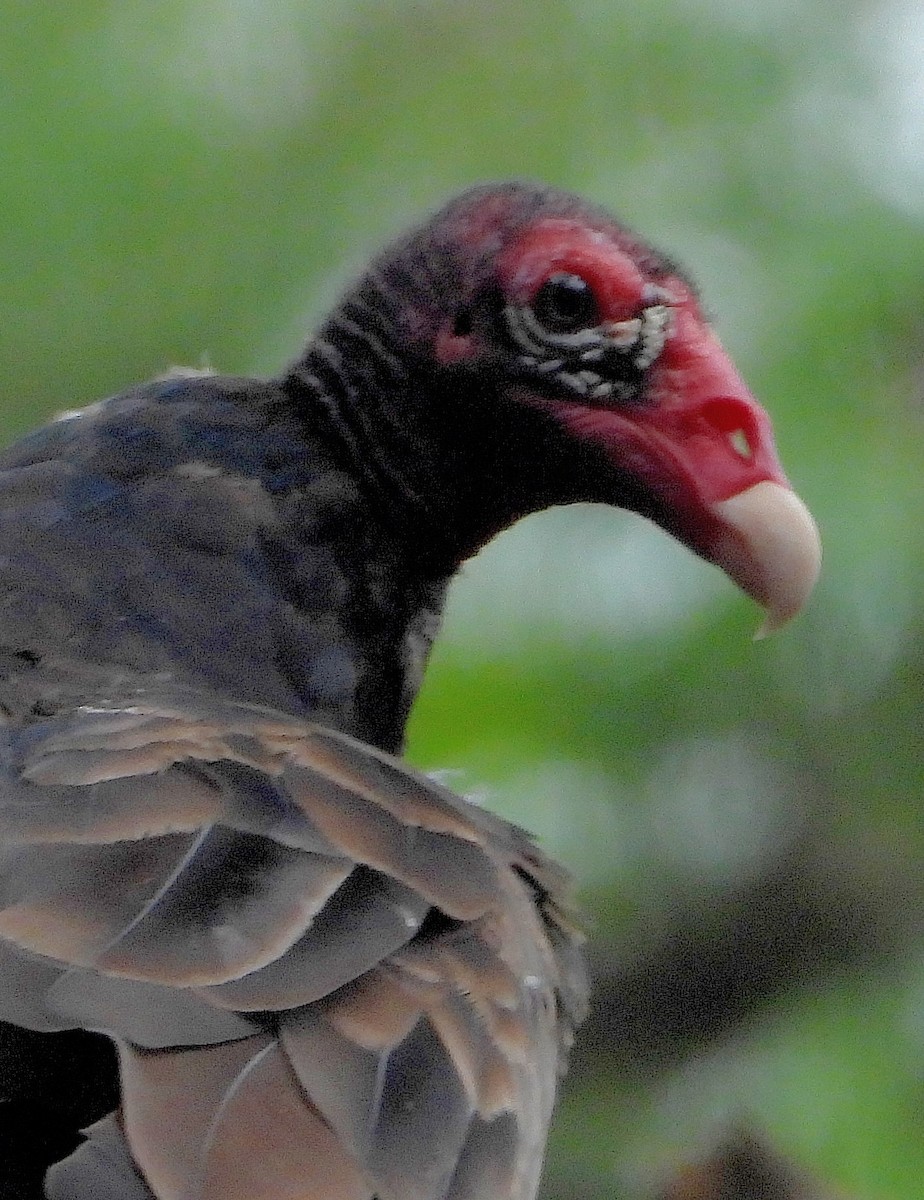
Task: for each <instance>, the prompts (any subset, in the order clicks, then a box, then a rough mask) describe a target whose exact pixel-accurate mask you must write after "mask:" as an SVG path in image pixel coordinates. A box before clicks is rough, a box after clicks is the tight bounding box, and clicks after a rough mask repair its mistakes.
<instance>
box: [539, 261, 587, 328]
mask: <svg viewBox="0 0 924 1200" xmlns="http://www.w3.org/2000/svg"><path fill="white" fill-rule="evenodd" d="M532 308H533V315H534V316H535V318H536V321H537V322H538V323H539V325H541V326H542V328H543V329H545V330H546V331H547V332H548V333H575V332H576V331H577V330H579V329H585V328H586V327H587V326H588V325H596V324H597V320H598V312H597V299H596V297H595V296H594V293H593V289H592V288H591V286H590V284H589V283H588V282H587V280H586V279H582V278H581V277H580V275H569V274H567V273H565V272H560V273H559V274H557V275H551V276H550V277H549V278H548V279H547V280H546V281H545V283H544V284H543V285H542V287H541V288H540V289H539V291H538V292H537V293H536V297H535V299H534V300H533V304H532Z"/></svg>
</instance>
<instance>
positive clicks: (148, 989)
mask: <svg viewBox="0 0 924 1200" xmlns="http://www.w3.org/2000/svg"><path fill="white" fill-rule="evenodd" d="M578 500H592V501H601V502H604V503H609V504H614V505H619V506H622V507H626V508H629V509H632V510H634V511H636V512H639V513H641V514H643V515H645V516H647V517H650V518H651V519H653V520H655V521H657V522H658V523H659V524H661V525H662V526H663V527H664V528H665V529H667V530H668V531H670V532H671V533H673V534H674V535H675V536H677V537H680V538H681V539H682V540H684V541H685V542H686V543H687V544H688V545H689V546H690V547H691V548H692V549H693V550H694V551H696V552H697V553H699V554H701V555H703V556H704V557H706V558H708V559H711V560H712V561H714V562H716V563H717V564H718V565H720V566H722V567H723V568H724V569H725V570H726V571H728V573H729V574H730V575H731V576H732V578H733V579H735V580H736V581H737V582H738V583H739V584H740V585H741V586H742V587H744V588H745V590H747V591H748V592H749V593H750V594H751V595H753V596H754V597H755V598H756V599H757V600H758V601H759V602H760V603H761V604H762V605H763V606H764V607H766V608H767V609H768V613H769V621H770V624H771V625H775V624H778V623H780V622H781V621H783V620H785V619H786V618H788V617H789V616H791V615H792V613H793V612H794V611H795V610H796V609H797V608H798V607H799V606H800V605H801V603H802V602H803V600H804V599H805V597H806V595H807V594H808V591H809V590H810V588H811V585H812V582H813V580H814V573H815V571H816V570H817V554H818V551H817V538H816V535H815V532H814V527H813V526H812V524H811V519H810V518H809V517H808V515H807V513H806V511H805V509H804V507H803V506H802V505H801V503H800V502H799V501H798V500H796V498H795V497H794V495H793V494H792V492H791V490H790V489H789V487H788V485H787V483H786V480H785V477H784V476H783V474H782V471H781V469H780V467H779V464H778V462H777V460H776V457H775V452H774V450H773V444H772V438H771V434H770V429H769V423H768V421H767V418H766V416H765V414H764V413H763V412H762V410H761V409H760V408H759V407H758V406H757V404H756V402H755V401H754V400H753V398H752V397H751V396H750V394H749V393H748V391H747V389H746V387H745V385H744V384H743V382H742V381H741V379H740V377H739V376H738V375H737V373H736V372H735V370H734V368H733V367H732V365H731V364H730V362H729V361H728V359H727V358H726V357H725V355H724V353H723V351H722V350H721V347H720V346H719V344H718V342H717V341H716V340H715V338H714V335H713V334H712V333H711V331H710V330H709V327H708V325H707V324H706V322H705V320H704V318H703V317H702V315H701V313H700V310H699V306H698V302H697V299H696V294H695V291H694V289H693V287H692V285H691V284H690V282H689V281H688V280H687V279H686V277H685V276H684V275H683V274H682V273H681V272H680V271H679V270H678V268H677V267H676V266H675V265H673V264H672V263H670V262H668V261H667V260H665V259H664V258H663V257H662V256H660V255H659V254H658V253H657V252H655V251H654V250H653V249H651V248H650V247H649V246H647V245H645V244H644V243H643V242H642V241H640V240H639V239H638V238H636V237H634V236H632V235H630V234H629V233H627V232H626V231H625V230H624V229H623V228H622V227H621V226H620V225H619V224H618V223H617V222H616V221H615V220H614V219H613V218H612V217H611V216H609V215H608V214H607V213H605V212H603V211H601V210H598V209H596V208H594V207H592V206H590V205H587V204H586V203H585V202H583V201H581V200H579V199H576V198H575V197H572V196H570V195H567V194H564V193H560V192H556V191H553V190H551V189H547V188H544V187H540V186H535V185H531V184H502V185H496V186H495V185H490V186H484V187H481V188H476V189H474V190H472V191H470V192H467V193H465V194H463V195H462V196H460V197H458V198H456V199H455V200H454V201H452V202H451V203H450V204H449V205H448V206H446V207H445V208H444V209H443V210H441V211H440V212H439V213H437V214H436V216H434V217H433V218H432V219H431V220H429V221H428V222H427V223H425V224H424V225H422V226H421V227H419V228H418V229H416V230H414V231H413V232H412V233H410V234H408V235H407V236H406V237H405V238H404V239H402V240H401V241H399V242H397V243H396V244H395V245H393V246H392V247H391V248H390V249H388V250H387V251H386V252H384V253H383V254H382V255H381V256H380V257H379V258H377V259H376V260H374V262H373V263H372V265H371V266H370V267H369V269H368V270H367V272H366V273H365V274H364V275H363V276H362V277H361V278H360V279H359V280H358V282H357V283H356V285H355V286H354V287H353V288H352V290H350V291H349V292H348V293H347V295H346V296H345V298H344V300H343V301H342V302H341V304H340V305H339V306H338V308H337V309H336V310H335V311H334V312H333V314H332V315H331V316H330V317H329V318H328V320H327V321H326V322H325V323H324V324H323V325H322V326H321V328H320V329H319V331H318V332H317V334H316V335H315V336H314V337H313V338H312V339H311V341H310V342H309V343H308V345H307V347H306V349H305V351H304V353H303V354H302V355H301V356H300V357H299V358H298V359H297V360H296V361H295V362H294V363H293V364H292V365H291V366H290V367H289V368H287V369H286V370H285V371H284V372H283V373H282V374H281V375H280V376H278V377H277V378H274V379H270V380H267V381H256V380H250V379H232V378H223V377H219V376H212V375H196V374H194V373H189V374H175V375H172V376H170V377H166V378H164V379H161V380H158V381H154V382H152V383H148V384H145V385H143V386H141V387H138V388H135V389H133V390H130V391H128V392H125V393H123V394H121V395H119V396H116V397H114V398H113V399H110V400H107V401H104V402H102V403H100V404H98V405H94V406H92V407H91V408H88V409H86V410H83V411H82V412H80V413H76V414H69V415H68V416H67V417H66V418H63V419H61V420H59V421H56V422H55V423H53V424H51V425H49V426H47V427H46V428H44V429H42V430H39V431H38V432H37V433H35V434H33V435H32V436H30V437H27V438H25V439H24V440H22V441H20V442H19V443H18V444H16V445H15V446H13V447H12V448H11V449H9V450H7V451H6V452H5V453H4V454H3V455H2V457H0V708H2V713H3V718H4V720H3V726H2V730H0V736H2V756H0V771H2V787H0V965H2V970H0V1018H2V1019H3V1020H4V1021H5V1022H7V1023H8V1024H7V1025H6V1026H5V1027H4V1031H3V1039H2V1041H0V1089H2V1092H0V1095H2V1099H3V1103H0V1160H2V1165H0V1181H2V1182H3V1183H4V1185H5V1187H4V1191H3V1194H4V1195H10V1196H17V1197H18V1196H22V1197H32V1196H35V1197H38V1196H42V1195H43V1194H44V1195H47V1197H49V1200H82V1198H89V1197H93V1198H94V1200H106V1198H107V1197H113V1198H115V1197H119V1198H120V1200H152V1197H154V1198H156V1200H296V1198H297V1200H369V1198H371V1197H378V1198H379V1200H482V1198H487V1197H496V1198H497V1200H531V1197H533V1196H534V1194H535V1191H536V1188H537V1185H538V1179H539V1173H540V1169H541V1162H542V1154H543V1148H544V1144H545V1138H546V1132H547V1128H548V1124H549V1121H550V1118H551V1113H552V1108H553V1103H554V1096H555V1087H556V1080H557V1077H558V1074H559V1072H560V1070H561V1069H562V1067H563V1065H564V1062H565V1059H566V1056H567V1050H568V1047H569V1045H570V1042H571V1038H572V1034H573V1030H574V1028H575V1026H576V1024H577V1023H578V1022H579V1020H580V1017H581V1014H582V1012H583V1009H584V1005H585V1000H586V985H585V980H584V974H583V967H582V960H581V953H580V938H579V935H578V934H577V933H576V931H575V929H574V927H573V924H572V922H571V920H570V919H569V916H568V905H567V898H566V884H565V880H564V878H563V876H562V874H561V873H560V872H559V870H558V869H557V868H556V867H555V866H554V865H553V864H552V863H550V862H549V861H548V860H547V859H546V858H545V857H544V856H543V854H542V853H541V852H540V850H539V849H538V848H537V847H536V846H535V845H534V844H533V843H532V841H531V840H530V839H529V838H528V837H527V836H526V835H525V834H524V833H522V832H521V831H520V830H518V829H516V828H514V827H512V826H511V825H509V824H507V823H505V822H504V821H502V820H500V819H498V818H496V817H493V816H492V815H490V814H489V813H487V812H484V811H482V810H481V809H478V808H476V807H473V806H472V805H471V804H469V803H467V802H466V801H465V800H463V799H460V798H459V797H457V796H455V795H454V794H452V793H451V792H450V791H448V790H447V789H445V788H444V787H442V786H440V785H439V784H437V783H435V782H434V781H433V780H431V779H429V778H427V777H425V776H423V775H421V774H418V773H416V772H414V771H413V770H411V769H410V768H408V767H407V766H406V765H404V764H402V763H401V761H400V760H399V759H398V758H396V757H394V756H395V755H398V754H399V753H400V751H401V746H402V740H403V732H404V725H405V721H406V718H407V715H408V712H409V710H410V707H411V704H412V702H413V700H414V697H415V694H416V692H417V689H418V687H419V685H420V681H421V677H422V672H423V669H424V666H425V663H426V659H427V655H428V652H429V649H430V645H431V643H432V640H433V637H434V635H435V633H436V631H437V629H438V626H439V619H440V611H441V607H442V603H443V597H444V594H445V590H446V587H447V585H448V583H449V581H450V579H451V578H452V576H453V574H454V572H455V571H456V570H457V569H458V567H459V565H460V564H461V563H462V562H464V561H465V560H466V559H467V558H468V557H470V556H471V555H472V554H474V553H475V552H476V551H477V550H478V549H479V547H480V546H482V545H483V544H484V543H485V542H486V541H488V540H489V539H490V538H491V537H492V536H494V535H495V534H496V533H497V532H499V531H500V530H501V529H503V528H505V527H506V526H508V525H509V524H511V523H512V522H513V521H515V520H516V519H517V518H519V517H521V516H523V515H525V514H526V513H529V512H532V511H536V510H538V509H542V508H544V507H547V506H548V505H551V504H562V503H569V502H572V501H578ZM81 1031H91V1032H81ZM101 1035H105V1036H101ZM110 1044H113V1045H114V1046H115V1048H116V1052H117V1057H118V1068H116V1065H115V1061H114V1058H113V1055H112V1052H111V1049H110ZM113 1109H115V1110H116V1111H115V1112H114V1114H113V1115H110V1116H108V1117H107V1116H105V1114H106V1113H107V1112H110V1110H113ZM91 1121H95V1122H96V1123H95V1124H93V1125H92V1127H91V1128H90V1129H89V1130H88V1131H87V1134H86V1138H85V1140H81V1139H79V1138H78V1136H77V1132H76V1131H77V1129H78V1128H79V1127H80V1125H81V1124H87V1123H89V1122H91ZM78 1143H79V1144H78ZM59 1159H60V1160H62V1161H57V1160H59ZM51 1163H54V1164H55V1165H53V1166H51V1168H50V1170H49V1171H48V1173H47V1177H45V1170H46V1168H47V1167H48V1166H49V1164H51ZM43 1178H44V1182H43Z"/></svg>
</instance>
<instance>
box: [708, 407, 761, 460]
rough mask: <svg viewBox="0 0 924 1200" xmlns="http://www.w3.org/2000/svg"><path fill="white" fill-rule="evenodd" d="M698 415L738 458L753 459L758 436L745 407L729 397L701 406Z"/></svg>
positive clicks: (750, 414)
mask: <svg viewBox="0 0 924 1200" xmlns="http://www.w3.org/2000/svg"><path fill="white" fill-rule="evenodd" d="M700 415H701V417H702V419H703V420H704V421H705V422H706V423H707V424H708V425H709V426H710V428H712V429H713V430H715V432H716V433H719V434H723V435H724V436H725V437H726V438H727V439H728V443H729V445H730V446H731V448H732V449H733V450H734V452H735V453H736V454H737V455H738V456H739V457H740V458H744V459H748V460H750V459H752V458H753V457H754V453H755V450H756V447H757V445H758V443H759V440H760V434H759V431H758V428H757V425H756V423H755V421H754V415H753V413H752V412H751V411H750V409H749V408H748V407H747V405H745V404H742V403H741V402H740V401H739V400H734V399H732V398H731V397H729V398H726V399H720V400H710V401H709V402H708V403H707V404H704V405H703V407H702V409H701V413H700Z"/></svg>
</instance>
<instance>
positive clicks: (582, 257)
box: [498, 218, 789, 557]
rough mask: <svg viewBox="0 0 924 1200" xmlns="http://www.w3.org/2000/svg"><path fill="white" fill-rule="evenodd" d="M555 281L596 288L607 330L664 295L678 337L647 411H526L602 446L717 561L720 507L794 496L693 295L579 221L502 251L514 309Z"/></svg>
mask: <svg viewBox="0 0 924 1200" xmlns="http://www.w3.org/2000/svg"><path fill="white" fill-rule="evenodd" d="M557 272H569V273H573V274H575V275H579V276H581V278H583V279H585V280H586V281H587V282H588V283H589V284H590V286H591V287H592V288H593V291H594V294H595V296H596V300H597V306H598V310H599V313H600V319H601V322H607V321H625V320H627V319H630V318H633V317H636V316H638V315H639V313H640V312H641V311H642V309H643V308H644V307H645V306H646V305H649V304H651V303H652V302H653V301H652V292H651V288H652V285H654V286H656V287H657V288H660V289H663V290H664V291H665V292H667V293H668V295H669V296H670V298H671V300H670V302H671V310H672V320H671V326H670V329H669V331H668V334H667V338H666V341H665V343H664V346H663V348H662V350H661V352H660V354H659V355H658V356H657V358H656V359H655V360H654V362H653V363H652V365H651V366H650V367H649V368H648V372H647V382H646V386H645V391H644V397H643V399H642V400H641V401H640V402H639V403H635V404H626V403H619V404H616V403H614V404H612V405H611V406H609V407H608V406H606V404H605V403H604V404H601V403H599V402H598V403H596V404H586V403H582V402H581V400H580V399H579V398H577V397H575V398H573V399H572V398H568V399H557V398H550V397H549V396H542V395H540V394H538V393H536V394H534V393H531V392H529V391H528V388H524V392H523V393H522V395H523V399H524V400H525V401H526V402H528V403H532V404H536V405H539V406H541V407H544V408H546V409H548V410H549V411H551V412H552V413H554V415H555V417H556V419H557V420H558V421H560V422H561V424H563V425H565V426H567V427H568V428H569V429H571V430H572V431H573V432H574V433H575V435H577V436H579V437H582V438H589V439H592V440H593V441H595V442H596V443H597V444H599V445H602V446H604V447H605V448H606V450H607V453H608V454H609V455H610V456H611V457H612V460H613V462H614V463H615V464H616V465H618V467H619V468H620V469H621V470H622V471H625V472H627V473H629V474H631V475H632V476H634V477H635V478H636V479H638V480H639V481H640V482H642V483H643V484H644V485H645V486H646V487H647V488H649V489H650V490H651V492H652V493H653V494H654V495H656V496H657V497H658V498H659V499H660V500H661V501H662V502H663V504H664V505H665V507H666V509H667V510H668V511H669V512H670V514H671V524H672V525H674V528H673V529H672V532H674V533H676V534H677V535H678V536H679V537H681V538H682V539H683V540H684V541H686V542H687V543H688V544H689V545H690V546H691V547H692V548H693V549H695V550H697V551H698V552H699V553H701V554H705V555H706V556H707V557H712V550H713V547H714V545H715V541H716V539H717V538H720V537H721V536H722V533H723V530H722V528H721V522H720V521H719V520H718V518H717V517H716V515H715V513H714V512H713V506H714V505H715V504H716V503H717V502H719V501H723V500H727V499H728V498H729V497H732V496H736V495H738V494H739V493H741V492H744V491H746V490H747V489H748V488H751V487H752V486H753V485H754V484H756V483H759V482H761V481H763V480H770V481H773V482H775V483H778V484H780V485H781V486H783V487H786V488H788V487H789V484H788V482H787V480H786V476H785V475H784V473H783V470H782V467H781V466H780V463H779V460H778V458H777V455H776V449H775V446H774V443H773V434H772V430H771V425H770V418H769V417H768V416H767V414H766V412H765V411H764V410H763V408H761V406H760V405H759V404H758V403H757V401H756V400H755V399H754V397H753V396H752V395H751V393H750V391H749V390H748V388H747V385H746V384H745V383H744V381H743V380H742V378H741V376H740V375H739V374H738V372H737V371H736V369H735V367H734V365H733V364H732V362H731V360H730V359H729V357H728V355H727V354H726V353H725V351H724V350H723V349H722V346H721V344H720V343H719V341H718V339H717V338H716V336H715V334H714V333H713V332H712V330H711V329H710V327H709V325H708V323H707V322H706V320H705V318H704V317H703V315H702V313H701V311H700V308H699V304H698V302H697V300H696V297H695V295H694V294H693V291H692V289H691V288H690V286H689V284H687V283H686V282H685V281H684V280H683V279H681V278H679V277H678V276H676V275H670V274H665V273H664V271H663V269H659V266H658V265H656V264H655V263H654V261H653V260H652V259H651V256H650V252H648V251H646V250H645V249H644V248H643V247H640V246H639V245H638V244H637V243H635V242H634V241H632V240H631V239H630V238H628V236H624V235H620V234H619V233H618V232H614V231H611V230H603V229H593V228H588V226H587V225H586V224H584V223H579V222H577V221H572V220H566V219H561V218H554V219H547V220H542V221H539V222H537V223H536V224H534V225H533V226H531V227H530V228H529V230H528V231H527V232H526V233H525V234H524V235H523V236H522V237H521V238H520V239H519V240H517V241H516V242H514V243H513V244H512V245H511V246H509V247H508V248H507V249H506V251H505V253H504V254H503V256H502V258H501V260H500V263H499V271H498V275H499V279H500V282H501V286H502V287H503V289H504V292H505V294H506V296H507V299H508V302H511V303H514V304H529V303H531V302H532V300H533V298H534V297H535V295H536V293H537V292H538V290H539V288H540V287H541V286H542V284H543V283H544V282H545V281H546V280H547V279H548V278H549V276H551V275H554V274H555V273H557ZM674 523H676V524H674Z"/></svg>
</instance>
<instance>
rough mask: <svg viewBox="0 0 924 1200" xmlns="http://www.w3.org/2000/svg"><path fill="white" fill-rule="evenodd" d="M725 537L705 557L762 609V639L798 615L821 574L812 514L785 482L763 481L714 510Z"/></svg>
mask: <svg viewBox="0 0 924 1200" xmlns="http://www.w3.org/2000/svg"><path fill="white" fill-rule="evenodd" d="M713 511H714V513H715V515H716V518H717V521H718V524H719V527H720V528H723V529H724V536H723V535H720V536H719V537H718V539H717V540H716V542H715V543H714V544H713V546H712V550H711V553H710V554H709V555H708V557H710V558H711V559H712V561H713V562H714V563H715V564H716V565H717V566H720V567H722V569H723V570H724V571H726V572H727V574H728V575H729V576H730V577H731V578H732V579H733V580H734V581H735V583H737V584H738V586H739V587H740V588H741V589H742V590H743V591H745V592H747V594H748V595H749V596H752V597H753V598H754V599H755V600H756V601H757V603H758V604H759V605H761V607H762V608H764V609H765V610H766V614H767V615H766V617H765V618H764V622H763V624H762V625H761V626H760V628H759V629H758V631H757V633H756V634H755V637H756V638H763V637H766V636H767V634H769V633H773V632H774V631H775V630H777V629H779V628H780V627H781V626H782V625H785V624H786V622H787V621H789V620H790V619H791V618H792V617H794V616H795V615H796V613H798V612H799V611H800V610H801V609H802V608H803V606H804V605H805V602H806V601H807V600H808V598H809V596H810V595H811V592H812V589H813V588H814V586H815V581H816V580H817V579H818V573H819V571H820V569H821V540H820V538H819V536H818V526H817V525H816V524H815V521H814V519H813V518H812V514H811V513H810V512H809V510H808V509H807V508H806V507H805V505H804V504H803V502H802V501H801V500H800V499H799V497H798V496H797V495H796V493H795V492H794V491H793V490H792V488H790V487H789V486H788V485H787V484H785V483H779V482H776V481H775V480H772V479H765V480H762V481H761V482H760V483H755V484H753V485H752V486H751V487H749V488H746V489H745V490H744V491H743V492H739V493H738V494H737V495H736V496H730V497H729V498H728V499H727V500H719V501H718V502H717V503H716V504H715V505H714V507H713Z"/></svg>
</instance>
